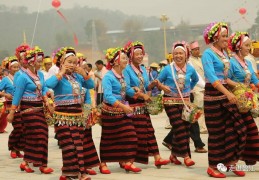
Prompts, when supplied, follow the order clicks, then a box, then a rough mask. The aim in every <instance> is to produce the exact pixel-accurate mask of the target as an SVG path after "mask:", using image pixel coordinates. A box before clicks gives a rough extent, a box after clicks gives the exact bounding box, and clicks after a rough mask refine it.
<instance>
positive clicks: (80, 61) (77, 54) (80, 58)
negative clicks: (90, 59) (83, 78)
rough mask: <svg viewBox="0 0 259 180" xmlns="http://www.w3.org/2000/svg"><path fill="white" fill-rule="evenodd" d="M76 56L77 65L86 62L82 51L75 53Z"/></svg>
mask: <svg viewBox="0 0 259 180" xmlns="http://www.w3.org/2000/svg"><path fill="white" fill-rule="evenodd" d="M76 57H77V58H78V62H77V63H78V66H81V65H82V63H83V62H86V57H85V56H84V54H83V53H79V52H78V53H76Z"/></svg>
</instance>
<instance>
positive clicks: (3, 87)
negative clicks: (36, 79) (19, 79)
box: [0, 77, 14, 95]
mask: <svg viewBox="0 0 259 180" xmlns="http://www.w3.org/2000/svg"><path fill="white" fill-rule="evenodd" d="M0 91H5V93H7V94H11V95H13V93H14V85H13V81H12V80H11V79H10V78H9V77H4V78H3V79H2V81H1V82H0Z"/></svg>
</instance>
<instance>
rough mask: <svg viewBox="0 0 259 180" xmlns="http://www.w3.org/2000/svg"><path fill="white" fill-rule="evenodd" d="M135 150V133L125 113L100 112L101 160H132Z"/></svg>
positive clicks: (133, 159)
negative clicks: (112, 114)
mask: <svg viewBox="0 0 259 180" xmlns="http://www.w3.org/2000/svg"><path fill="white" fill-rule="evenodd" d="M136 150H137V135H136V132H135V128H134V126H133V124H132V120H131V119H130V118H128V117H127V116H125V115H116V116H110V115H109V114H107V113H105V112H102V134H101V142H100V158H101V162H129V161H131V162H133V161H135V157H136Z"/></svg>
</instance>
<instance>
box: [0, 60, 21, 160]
mask: <svg viewBox="0 0 259 180" xmlns="http://www.w3.org/2000/svg"><path fill="white" fill-rule="evenodd" d="M6 69H8V70H9V74H8V76H6V77H4V78H3V80H2V81H1V82H0V91H4V92H0V96H1V97H5V99H6V107H5V109H6V112H5V113H4V114H2V116H1V117H3V116H4V117H5V118H6V116H7V114H8V112H9V111H10V108H11V105H12V99H13V93H14V84H13V80H14V74H15V73H16V72H17V71H18V70H19V63H18V59H17V57H16V56H11V57H9V58H8V62H7V64H6ZM12 125H13V130H12V132H11V133H10V136H9V140H8V148H9V150H10V151H11V153H10V156H11V158H17V157H18V158H23V155H22V154H21V153H20V151H23V148H24V138H23V126H22V122H21V117H20V113H19V112H18V111H17V112H15V114H14V120H13V121H12Z"/></svg>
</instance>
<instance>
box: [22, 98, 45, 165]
mask: <svg viewBox="0 0 259 180" xmlns="http://www.w3.org/2000/svg"><path fill="white" fill-rule="evenodd" d="M42 106H43V103H42V101H21V111H23V110H25V109H28V108H32V107H42ZM22 120H23V123H24V134H25V148H24V161H27V162H30V163H33V166H36V167H38V166H43V167H46V166H47V162H48V161H47V159H48V125H47V122H46V119H45V116H44V112H43V109H42V110H41V111H38V112H36V113H35V112H34V113H33V112H28V113H24V114H22Z"/></svg>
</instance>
